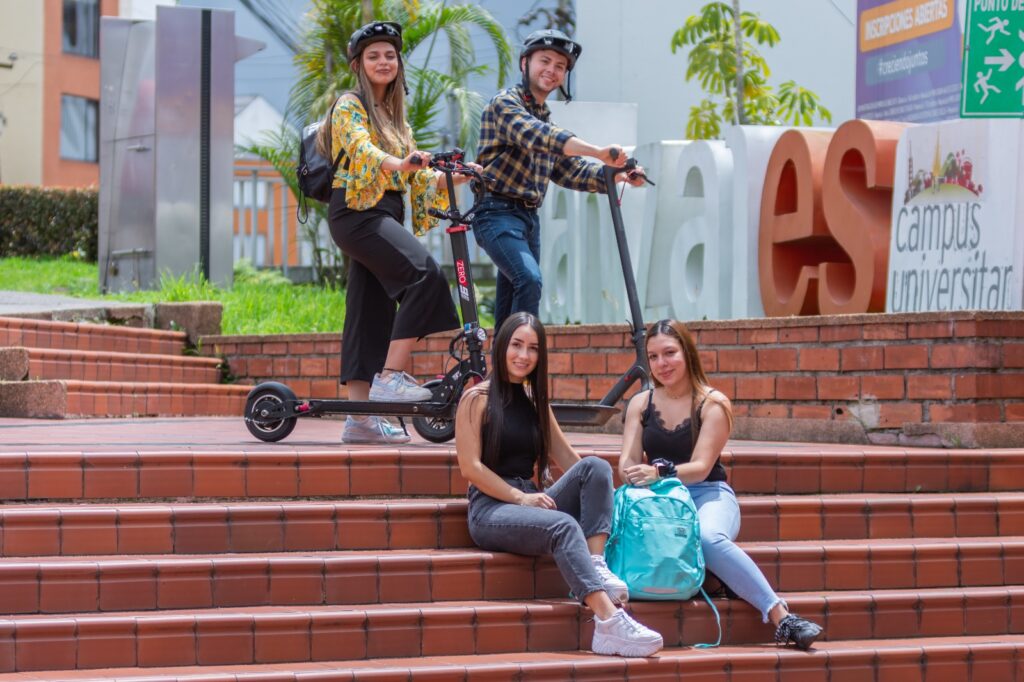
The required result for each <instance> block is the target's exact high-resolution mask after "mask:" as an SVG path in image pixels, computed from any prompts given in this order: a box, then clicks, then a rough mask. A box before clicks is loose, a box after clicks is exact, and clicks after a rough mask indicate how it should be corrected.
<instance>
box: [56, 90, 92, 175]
mask: <svg viewBox="0 0 1024 682" xmlns="http://www.w3.org/2000/svg"><path fill="white" fill-rule="evenodd" d="M99 118H100V103H99V102H97V101H96V100H93V99H86V98H84V97H75V96H73V95H62V96H61V98H60V156H61V158H62V159H69V160H71V161H88V162H90V163H96V162H97V161H98V160H99V157H98V156H97V153H96V150H97V148H98V146H99V144H98V143H99V132H100V126H99Z"/></svg>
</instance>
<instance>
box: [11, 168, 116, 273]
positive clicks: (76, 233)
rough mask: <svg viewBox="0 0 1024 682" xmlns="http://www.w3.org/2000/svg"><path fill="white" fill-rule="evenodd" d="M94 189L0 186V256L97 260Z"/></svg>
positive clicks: (96, 216)
mask: <svg viewBox="0 0 1024 682" xmlns="http://www.w3.org/2000/svg"><path fill="white" fill-rule="evenodd" d="M98 225H99V194H98V192H97V190H96V189H63V188H61V189H57V188H47V187H13V186H0V258H5V257H8V256H63V255H66V254H69V253H74V252H76V251H80V252H81V253H82V254H83V258H84V259H85V260H88V261H90V262H96V254H97V251H98V249H99V238H98Z"/></svg>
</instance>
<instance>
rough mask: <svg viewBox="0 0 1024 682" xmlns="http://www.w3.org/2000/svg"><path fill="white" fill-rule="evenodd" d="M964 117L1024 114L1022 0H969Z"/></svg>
mask: <svg viewBox="0 0 1024 682" xmlns="http://www.w3.org/2000/svg"><path fill="white" fill-rule="evenodd" d="M963 61H964V72H963V88H962V90H961V95H960V116H961V117H962V118H1013V117H1017V118H1022V117H1024V0H968V2H967V23H966V24H965V26H964V60H963Z"/></svg>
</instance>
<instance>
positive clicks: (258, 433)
mask: <svg viewBox="0 0 1024 682" xmlns="http://www.w3.org/2000/svg"><path fill="white" fill-rule="evenodd" d="M463 159H464V153H463V152H462V150H460V149H455V150H453V151H451V152H445V153H440V154H434V155H433V157H432V159H431V162H430V167H431V168H435V169H436V170H439V171H441V172H442V173H444V174H445V182H446V183H447V185H448V196H449V197H451V204H450V206H451V207H450V209H449V210H448V211H435V210H431V215H434V216H435V217H437V218H441V219H443V220H449V221H451V223H452V224H451V226H450V227H448V228H447V229H446V232H447V233H448V234H449V235H450V237H451V243H452V255H453V259H454V262H455V273H456V280H457V283H458V292H459V305H460V308H461V310H462V320H463V322H464V324H463V328H462V330H461V331H460V332H459V334H458V335H456V336H455V337H454V338H453V339H452V341H451V343H450V344H449V347H448V354H449V356H450V358H451V359H453V360H454V361H455V365H454V366H453V367H451V368H449V369H448V370H447V371H446V372H445V373H444V375H443V376H441V377H440V378H439V379H435V380H433V381H428V382H426V383H425V384H423V386H424V387H425V388H428V389H430V390H431V391H432V392H433V395H432V397H431V399H430V401H428V402H386V401H355V400H339V399H316V398H312V399H308V400H303V399H299V398H297V397H296V395H295V393H294V392H293V391H292V390H291V389H290V388H288V387H287V386H285V385H284V384H281V383H278V382H273V381H269V382H264V383H261V384H258V385H257V386H255V387H254V388H253V389H252V390H251V391H250V392H249V396H248V398H247V399H246V403H245V425H246V427H247V428H248V429H249V432H250V433H251V434H252V435H253V436H255V437H256V438H258V439H260V440H262V441H265V442H269V443H272V442H277V441H280V440H283V439H284V438H286V437H287V436H288V435H289V434H290V433H291V432H292V430H293V429H294V428H295V423H296V421H297V420H298V419H299V418H300V417H320V416H323V415H325V414H356V415H386V416H394V417H399V418H400V419H401V418H403V417H411V418H412V423H413V428H414V429H415V430H416V432H417V433H418V434H420V435H421V436H422V437H423V438H425V439H426V440H428V441H431V442H433V443H443V442H446V441H449V440H451V439H452V438H453V437H454V436H455V411H456V409H457V408H458V405H459V398H460V397H461V396H462V391H463V390H464V388H465V386H466V384H467V383H468V382H469V381H471V380H472V381H481V380H483V379H484V378H485V376H486V375H487V368H486V362H485V360H484V354H483V346H484V341H485V340H486V338H487V336H486V332H485V330H484V329H483V328H481V327H480V323H479V318H478V316H477V306H476V296H475V292H474V289H473V280H472V272H471V269H470V267H469V245H468V240H467V237H466V232H467V231H468V230H469V229H470V227H471V225H472V222H473V217H474V214H475V211H476V209H477V208H478V206H479V203H480V200H481V199H482V197H483V187H484V183H483V178H481V177H480V174H479V173H477V172H476V171H474V170H473V169H472V168H470V167H468V166H466V165H465V164H464V163H463ZM637 166H638V164H637V161H636V159H629V160H628V161H627V162H626V164H625V165H624V166H623V167H621V168H616V167H613V166H605V167H604V169H603V172H604V179H605V186H606V187H608V188H611V191H609V192H608V202H609V206H610V208H611V213H612V225H613V227H614V230H615V241H616V245H617V246H618V251H619V260H620V263H621V266H622V275H623V278H624V280H625V285H626V294H627V298H628V299H629V308H630V314H631V316H632V339H633V346H634V348H635V350H636V359H635V360H634V362H633V364H632V366H630V368H629V369H627V370H626V371H625V372H624V373H623V374H622V376H620V377H619V380H618V381H617V382H616V383H615V385H614V386H612V388H611V389H610V390H609V391H608V393H607V394H606V395H605V396H604V397H603V398H602V399H601V401H600V402H598V403H596V404H595V403H551V408H552V410H553V411H554V414H555V418H556V419H557V420H558V422H559V424H564V425H570V426H602V425H604V424H605V423H607V422H608V420H609V419H611V417H612V416H614V415H615V414H618V413H619V411H620V410H619V408H618V406H617V403H618V402H619V401H620V400H621V399H622V397H623V395H625V393H626V391H628V390H629V388H630V387H631V386H632V385H633V384H634V383H636V382H637V381H640V382H641V387H642V388H643V389H645V390H646V389H647V388H649V387H650V383H649V380H648V372H647V364H646V347H645V346H646V330H645V328H644V323H643V317H642V314H641V309H640V302H639V299H638V298H637V293H636V279H635V277H634V274H633V266H632V263H631V261H630V257H629V245H628V243H627V242H626V230H625V226H624V224H623V221H622V208H621V202H620V199H619V197H618V196H616V194H615V191H614V187H615V175H616V174H617V173H620V172H623V171H625V172H627V173H628V172H631V171H635V169H636V168H637ZM455 174H462V175H468V176H471V177H473V178H474V179H475V180H476V181H477V182H473V183H471V187H472V188H473V192H474V202H473V206H472V207H471V208H470V209H469V210H468V211H466V212H465V213H460V212H459V210H458V206H457V204H456V201H455V184H454V180H453V176H454V175H455ZM644 180H646V181H647V182H648V183H649V184H651V185H653V184H654V183H653V182H651V180H650V179H649V178H647V177H646V176H644ZM402 425H403V427H404V425H405V422H404V420H403V421H402Z"/></svg>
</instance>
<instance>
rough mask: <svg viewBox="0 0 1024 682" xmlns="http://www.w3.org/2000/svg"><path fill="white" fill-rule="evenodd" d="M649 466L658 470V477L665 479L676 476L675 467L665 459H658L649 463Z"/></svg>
mask: <svg viewBox="0 0 1024 682" xmlns="http://www.w3.org/2000/svg"><path fill="white" fill-rule="evenodd" d="M651 465H652V466H653V467H654V468H655V469H657V470H658V477H659V478H665V477H667V476H675V475H676V465H675V464H674V463H673V462H670V461H669V460H667V459H662V458H660V457H659V458H658V459H656V460H654V461H652V462H651Z"/></svg>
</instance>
